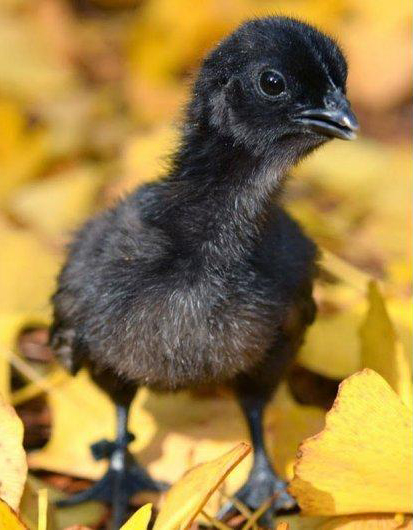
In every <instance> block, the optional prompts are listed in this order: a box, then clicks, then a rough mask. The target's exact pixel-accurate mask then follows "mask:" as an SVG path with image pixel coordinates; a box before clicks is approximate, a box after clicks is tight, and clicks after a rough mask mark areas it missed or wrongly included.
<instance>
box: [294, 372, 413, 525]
mask: <svg viewBox="0 0 413 530" xmlns="http://www.w3.org/2000/svg"><path fill="white" fill-rule="evenodd" d="M411 447H412V418H411V412H410V410H409V409H408V408H407V407H406V406H405V405H404V404H403V403H402V401H401V400H400V398H399V397H398V396H397V394H395V392H394V391H393V390H392V389H391V387H390V386H389V385H388V384H387V383H386V381H385V380H384V379H383V378H382V377H381V376H380V375H379V374H377V373H376V372H374V371H373V370H370V369H367V368H366V369H364V370H363V371H361V372H358V373H356V374H354V375H352V376H350V377H349V378H347V379H346V380H345V381H343V383H342V384H341V385H340V389H339V393H338V395H337V398H336V401H335V402H334V405H333V407H332V409H331V410H330V412H329V413H328V414H327V416H326V426H325V428H324V430H323V431H322V432H321V433H319V434H317V435H316V436H313V437H312V438H308V439H307V440H305V441H304V442H303V443H302V445H301V446H300V451H299V456H298V460H297V462H296V465H295V475H294V478H293V480H292V482H291V486H290V487H291V492H292V494H293V495H294V496H295V497H296V498H297V500H298V503H299V505H300V507H301V509H302V510H303V512H304V513H306V514H309V515H332V514H355V513H369V512H390V513H394V512H396V513H398V512H401V513H410V512H411V511H412V482H411V476H412V452H411Z"/></svg>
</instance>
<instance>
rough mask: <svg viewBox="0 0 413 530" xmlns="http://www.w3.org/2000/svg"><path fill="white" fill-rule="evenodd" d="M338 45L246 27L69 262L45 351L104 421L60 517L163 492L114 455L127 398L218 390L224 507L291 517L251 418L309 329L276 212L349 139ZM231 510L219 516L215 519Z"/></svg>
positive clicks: (215, 60)
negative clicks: (162, 147) (110, 406)
mask: <svg viewBox="0 0 413 530" xmlns="http://www.w3.org/2000/svg"><path fill="white" fill-rule="evenodd" d="M346 76H347V67H346V62H345V59H344V58H343V55H342V53H341V52H340V49H339V48H338V46H337V44H336V43H335V42H334V41H333V40H332V39H331V38H329V37H327V36H325V35H323V34H322V33H320V32H319V31H317V30H316V29H314V28H313V27H311V26H309V25H307V24H304V23H302V22H299V21H296V20H293V19H290V18H284V17H268V18H264V19H257V20H251V21H249V22H246V23H245V24H243V25H242V26H241V27H240V28H239V29H238V30H237V31H235V32H234V33H233V34H232V35H230V36H229V37H228V38H227V39H225V40H224V41H222V42H221V43H220V44H219V45H218V46H217V48H216V49H215V50H214V51H213V52H212V53H211V54H210V55H209V56H208V57H207V58H206V59H205V61H204V63H203V65H202V68H201V71H200V73H199V76H198V78H197V80H196V82H195V85H194V88H193V92H192V99H191V101H190V103H189V106H188V109H187V112H186V119H185V123H184V126H183V130H182V140H181V145H180V147H179V149H178V150H177V152H176V154H175V156H174V157H173V161H172V165H171V169H170V171H169V173H168V175H166V176H165V177H164V178H163V179H162V180H161V181H160V182H156V183H153V184H149V185H145V186H143V187H141V188H139V189H138V190H137V191H135V192H134V193H132V194H131V195H129V196H128V197H127V198H126V199H125V200H123V201H121V202H120V203H119V204H117V206H115V207H114V208H112V209H111V210H109V211H106V212H104V213H103V214H101V215H98V216H97V217H95V218H94V219H92V220H91V221H89V222H88V223H87V224H86V225H85V226H84V227H83V229H82V230H80V232H79V233H78V234H77V236H76V238H75V240H74V242H73V243H72V245H71V247H70V252H69V257H68V260H67V262H66V264H65V266H64V268H63V270H62V272H61V274H60V276H59V280H58V289H57V292H56V294H55V295H54V297H53V304H54V324H53V326H52V330H51V344H52V346H53V348H54V350H55V352H56V354H57V355H58V357H59V358H60V360H61V362H62V363H63V364H64V365H65V366H66V367H67V368H68V369H69V370H71V371H72V372H73V373H75V372H76V371H77V370H78V369H79V368H80V367H81V366H87V367H88V368H89V370H90V373H91V374H92V377H93V378H94V380H95V381H96V382H97V383H98V384H99V385H100V386H101V388H103V389H104V390H105V391H106V392H107V393H108V394H109V395H110V396H111V398H112V399H113V401H114V402H115V404H116V406H117V414H118V435H117V439H116V441H115V442H107V441H105V442H100V443H98V444H95V446H94V447H93V450H94V453H95V455H96V456H97V457H105V456H106V457H108V458H110V466H109V470H108V472H107V473H106V475H105V476H104V477H103V479H102V480H101V481H99V482H98V483H96V484H95V485H94V486H93V487H92V488H91V489H90V490H87V491H85V492H83V493H81V494H78V495H76V496H75V497H74V498H72V499H70V500H69V502H70V503H74V502H80V501H83V500H86V499H91V498H95V499H100V500H104V501H108V502H112V504H113V507H114V527H115V528H118V527H119V526H120V524H121V522H122V520H123V518H124V513H125V510H126V507H127V502H128V498H129V496H130V495H131V494H132V493H135V492H136V491H139V490H142V489H152V490H158V491H159V490H162V489H163V488H164V485H163V484H159V483H157V482H155V481H154V480H152V479H151V478H150V477H149V476H148V475H147V473H146V472H145V471H144V470H143V469H142V468H141V467H139V466H138V464H137V463H136V462H135V461H134V460H133V459H132V457H131V455H130V453H129V452H128V451H127V445H128V442H129V441H130V440H131V437H132V435H131V434H130V433H128V431H127V414H128V407H129V405H130V403H131V401H132V399H133V397H134V395H135V392H136V390H137V389H138V388H139V387H141V386H148V387H150V388H152V389H156V390H171V391H174V390H178V389H181V388H188V387H194V386H196V385H198V384H200V383H203V384H205V383H209V382H210V383H217V382H219V383H226V384H228V385H229V386H231V387H232V388H233V389H234V390H235V393H236V395H237V396H238V399H239V402H240V404H241V408H242V410H243V412H244V414H245V417H246V420H247V423H248V427H249V430H250V434H251V440H252V444H253V448H254V463H253V467H252V470H251V472H250V475H249V478H248V481H247V482H246V484H245V485H244V486H243V487H242V488H241V490H240V491H239V492H238V494H237V496H238V497H239V499H241V500H242V501H243V502H244V503H245V504H246V505H248V506H249V507H251V508H252V509H255V508H257V507H258V506H260V505H261V504H262V502H263V501H265V500H266V499H268V498H270V497H272V496H274V502H273V504H272V507H271V508H270V509H269V510H268V511H267V513H266V514H264V517H263V518H262V519H261V521H262V523H263V524H266V525H270V523H271V515H272V514H273V513H274V511H276V510H279V509H286V508H287V509H288V508H290V507H292V506H293V505H294V499H293V498H292V497H291V496H290V495H289V494H288V493H287V491H286V483H285V482H284V481H283V480H281V479H280V477H279V476H278V475H277V474H276V473H275V471H274V469H273V467H272V464H271V463H270V460H269V458H268V455H267V452H266V449H265V445H264V440H263V429H262V417H263V411H264V407H265V405H266V404H267V403H268V401H269V400H270V398H271V396H272V394H273V392H274V389H275V388H276V387H277V385H278V383H279V381H280V379H281V378H282V376H283V375H284V374H285V372H286V370H287V368H288V366H289V365H290V363H291V361H292V359H293V358H294V356H295V354H296V352H297V349H298V347H299V346H300V344H301V342H302V340H303V334H304V332H305V329H306V327H307V326H308V325H309V324H310V323H311V322H312V321H313V319H314V314H315V305H314V302H313V299H312V295H311V292H312V282H313V278H314V276H315V274H316V265H315V260H316V255H317V252H316V248H315V245H314V243H313V242H312V241H310V240H309V239H308V238H307V237H306V236H305V235H303V233H302V231H301V230H300V228H299V226H298V225H297V224H296V223H295V222H294V221H293V220H292V219H291V218H290V217H289V216H288V215H287V214H286V213H285V211H284V210H283V209H282V208H281V207H280V206H279V205H278V204H277V198H278V196H279V195H280V191H281V190H282V188H283V186H284V182H285V180H286V173H287V171H288V169H289V168H291V166H293V165H294V164H296V163H297V162H298V161H299V160H300V159H301V158H302V157H304V156H305V155H307V154H308V153H310V152H311V151H312V150H314V149H315V148H317V147H318V146H320V145H321V144H323V143H324V142H326V141H327V140H329V139H331V138H333V137H337V138H342V139H347V140H349V139H353V138H354V137H355V131H356V130H357V128H358V125H357V121H356V118H355V116H354V115H353V113H352V112H351V110H350V106H349V103H348V101H347V99H346V97H345V92H346ZM232 510H233V506H232V505H228V506H227V507H225V508H224V510H223V512H222V513H221V515H222V516H223V517H224V516H226V515H228V514H229V513H230V512H232Z"/></svg>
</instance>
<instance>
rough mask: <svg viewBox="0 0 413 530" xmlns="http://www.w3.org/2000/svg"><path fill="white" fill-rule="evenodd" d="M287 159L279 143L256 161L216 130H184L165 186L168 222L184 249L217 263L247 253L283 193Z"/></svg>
mask: <svg viewBox="0 0 413 530" xmlns="http://www.w3.org/2000/svg"><path fill="white" fill-rule="evenodd" d="M289 158H291V157H288V156H283V146H282V145H281V144H280V145H279V146H274V149H273V150H272V152H271V153H262V154H261V155H260V156H257V155H256V154H251V153H250V152H248V150H247V149H246V148H245V147H243V146H239V145H234V143H233V142H232V141H231V139H229V138H227V137H225V136H222V135H219V134H217V132H216V131H214V130H211V129H207V130H205V129H203V130H201V129H200V128H199V127H191V128H188V129H187V130H186V131H185V132H184V135H183V140H182V144H181V148H180V150H179V151H178V153H177V155H176V156H175V159H174V164H173V168H172V171H171V172H170V174H169V176H168V178H167V179H166V181H165V186H166V189H167V196H168V199H167V202H168V208H167V211H168V213H170V215H167V217H168V219H169V220H170V221H171V220H172V222H173V225H174V232H175V233H178V234H179V233H180V234H181V236H182V241H183V246H185V248H186V249H187V250H188V251H191V252H192V251H194V250H195V251H196V252H199V251H201V252H203V253H204V254H207V255H210V256H212V259H218V260H222V259H227V258H228V257H231V258H234V257H235V258H236V257H237V256H238V255H239V254H240V253H245V252H248V251H249V250H250V249H251V247H252V246H254V245H255V244H256V241H257V240H258V239H259V238H260V236H261V234H262V231H263V230H264V229H265V225H266V221H267V219H268V214H269V211H270V208H271V203H272V202H273V201H274V200H276V198H277V195H278V194H279V193H280V192H281V191H282V188H283V184H284V180H285V178H284V176H285V174H286V170H287V168H288V166H290V165H291V164H289V163H288V161H289Z"/></svg>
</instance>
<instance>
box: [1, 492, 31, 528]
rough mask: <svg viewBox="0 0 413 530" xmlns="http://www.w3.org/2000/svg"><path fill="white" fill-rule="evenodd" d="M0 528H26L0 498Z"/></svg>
mask: <svg viewBox="0 0 413 530" xmlns="http://www.w3.org/2000/svg"><path fill="white" fill-rule="evenodd" d="M0 528H2V529H4V530H27V527H26V526H25V525H24V524H23V523H22V522H21V521H20V519H19V518H18V517H17V515H16V513H15V512H14V511H13V510H12V509H11V508H10V506H9V505H8V504H7V503H6V502H4V501H3V500H1V499H0Z"/></svg>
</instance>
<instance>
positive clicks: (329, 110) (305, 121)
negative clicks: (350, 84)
mask: <svg viewBox="0 0 413 530" xmlns="http://www.w3.org/2000/svg"><path fill="white" fill-rule="evenodd" d="M294 121H296V122H298V123H300V124H301V125H303V126H304V128H305V129H306V130H310V131H314V132H317V133H319V134H323V135H325V136H331V137H334V138H341V139H342V140H354V139H355V138H356V137H357V131H358V129H359V124H358V121H357V118H356V116H355V115H354V113H353V111H352V110H351V107H350V103H349V102H348V100H347V99H346V98H345V97H344V95H340V96H339V97H337V95H335V97H334V98H326V99H325V107H323V108H316V109H306V110H304V111H302V112H300V114H299V115H297V116H296V117H295V119H294Z"/></svg>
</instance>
